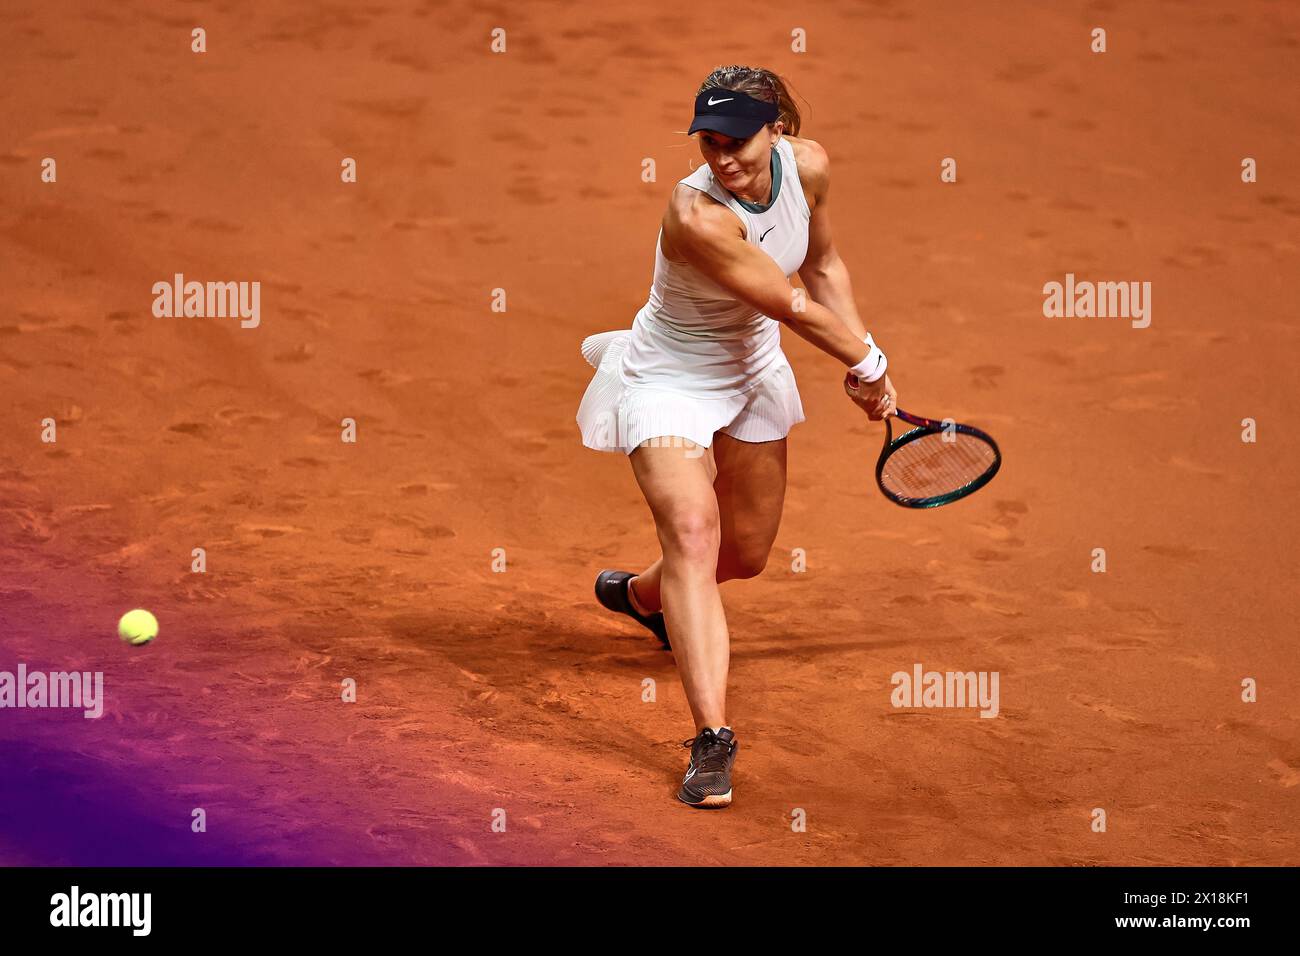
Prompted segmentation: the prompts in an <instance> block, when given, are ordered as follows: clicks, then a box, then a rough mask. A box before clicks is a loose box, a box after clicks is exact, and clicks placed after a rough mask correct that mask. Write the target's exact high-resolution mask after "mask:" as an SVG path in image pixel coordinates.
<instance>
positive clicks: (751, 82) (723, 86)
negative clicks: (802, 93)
mask: <svg viewBox="0 0 1300 956" xmlns="http://www.w3.org/2000/svg"><path fill="white" fill-rule="evenodd" d="M705 90H735V91H737V92H740V93H745V94H746V95H748V96H752V97H754V99H757V100H763V101H765V102H767V103H775V104H776V105H777V106H778V107H779V108H780V110H781V114H780V115H779V116H778V117H777V119H778V120H780V121H781V122H782V123H784V124H785V127H784V128H785V132H787V133H789V134H790V135H791V136H798V135H799V127H800V124H801V122H802V118H801V117H800V115H799V107H798V105H797V104H796V103H795V101H794V96H793V92H792V90H791V88H790V84H789V83H788V82H787V81H786V80H785V79H783V78H782V77H780V76H778V75H777V74H775V73H773V72H772V71H771V70H764V69H761V68H755V67H748V66H720V67H718V68H717V69H716V70H714V71H713V72H712V73H710V74H709V75H708V78H707V79H705V81H704V82H703V83H701V84H700V88H699V89H698V90H696V91H695V95H696V96H699V95H700V94H701V93H703V92H704V91H705Z"/></svg>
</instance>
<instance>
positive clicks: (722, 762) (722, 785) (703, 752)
mask: <svg viewBox="0 0 1300 956" xmlns="http://www.w3.org/2000/svg"><path fill="white" fill-rule="evenodd" d="M682 746H683V747H690V748H691V765H690V766H689V767H688V768H687V769H686V779H684V780H683V781H682V789H681V790H679V791H677V799H678V800H680V801H681V802H682V803H685V804H689V805H690V806H692V807H707V808H709V809H720V808H722V807H728V806H731V766H732V764H734V763H735V762H736V751H737V750H738V749H740V744H738V743H737V742H736V735H735V734H734V733H732V732H731V728H730V727H723V728H722V729H721V730H719V731H718V732H717V733H716V734H715V733H714V732H713V731H712V730H710V729H709V728H707V727H706V728H704V730H702V731H700V735H699V736H698V737H695V738H693V739H691V740H687V741H683V743H682Z"/></svg>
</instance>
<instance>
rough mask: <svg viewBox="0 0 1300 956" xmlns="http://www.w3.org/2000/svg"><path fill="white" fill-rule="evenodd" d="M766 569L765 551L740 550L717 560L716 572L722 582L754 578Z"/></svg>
mask: <svg viewBox="0 0 1300 956" xmlns="http://www.w3.org/2000/svg"><path fill="white" fill-rule="evenodd" d="M766 567H767V551H761V552H760V551H757V550H751V551H745V550H740V551H736V552H733V553H731V554H728V555H727V556H726V557H725V559H724V558H719V560H718V571H719V577H720V578H721V577H722V576H723V574H725V575H726V576H725V578H723V580H727V581H733V580H736V579H742V578H756V577H758V576H759V575H760V574H762V573H763V569H764V568H766Z"/></svg>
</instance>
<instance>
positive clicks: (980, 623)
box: [0, 2, 1300, 865]
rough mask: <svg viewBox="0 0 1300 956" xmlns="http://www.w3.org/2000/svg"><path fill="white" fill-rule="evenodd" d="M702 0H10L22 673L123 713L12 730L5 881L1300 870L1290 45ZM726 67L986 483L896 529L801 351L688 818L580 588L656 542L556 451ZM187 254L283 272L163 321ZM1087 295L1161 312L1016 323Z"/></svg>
mask: <svg viewBox="0 0 1300 956" xmlns="http://www.w3.org/2000/svg"><path fill="white" fill-rule="evenodd" d="M698 10H699V8H698V5H697V4H691V3H666V4H614V5H605V6H595V5H592V6H582V5H577V4H572V5H571V4H560V3H528V4H523V3H511V4H505V3H501V4H496V5H490V6H486V7H482V6H470V5H452V4H422V5H417V4H408V3H397V2H393V3H386V4H373V5H356V6H353V5H347V6H342V5H340V6H331V7H329V8H321V7H319V6H318V5H316V4H313V3H306V2H301V3H275V4H251V3H250V4H237V3H226V4H198V3H189V4H171V3H166V4H164V3H122V4H113V5H110V6H108V7H103V6H97V7H94V8H92V7H91V5H82V4H72V3H55V4H48V3H36V2H23V3H19V2H14V3H11V4H9V5H7V8H6V14H5V18H6V20H7V24H6V29H5V31H4V38H3V40H2V41H0V44H2V48H0V53H2V54H3V55H0V64H2V65H0V75H2V76H3V80H4V82H3V83H2V84H0V115H3V120H4V121H3V129H2V131H0V193H2V195H0V265H2V267H3V281H2V282H0V439H2V441H3V445H2V448H3V460H0V614H2V615H3V633H2V636H0V642H2V647H0V651H2V654H0V669H5V670H13V669H14V668H15V667H16V665H17V664H18V663H19V662H25V663H26V664H27V666H28V668H29V669H33V670H34V669H38V668H45V669H54V670H72V669H78V670H89V671H95V670H100V671H103V672H104V675H105V694H106V698H107V702H106V705H105V706H106V712H105V715H104V716H103V718H101V719H99V720H86V719H84V718H83V717H82V715H81V713H80V712H75V711H54V710H45V711H33V710H21V711H19V710H5V711H3V712H0V765H3V767H4V768H5V772H4V774H3V775H2V776H0V812H3V818H4V819H3V825H2V826H0V839H2V840H3V849H2V850H0V857H2V858H3V861H4V862H7V863H200V864H204V863H270V864H280V863H284V864H288V863H331V864H332V863H356V864H375V863H378V864H430V863H449V864H502V863H512V864H541V863H560V864H584V865H585V864H649V865H660V864H709V865H719V864H799V865H802V864H923V865H928V864H999V865H1000V864H1088V865H1091V864H1103V865H1105V864H1214V865H1217V864H1295V863H1297V862H1300V854H1298V853H1297V851H1296V820H1297V819H1298V817H1297V800H1298V798H1300V789H1298V788H1297V785H1298V784H1300V744H1297V741H1298V740H1300V721H1298V720H1297V713H1298V711H1297V693H1296V687H1297V682H1298V681H1300V663H1298V661H1300V658H1298V656H1297V653H1296V638H1297V626H1296V600H1295V581H1296V561H1295V540H1296V537H1297V533H1298V532H1300V527H1298V525H1300V522H1298V521H1297V518H1296V509H1295V506H1294V501H1295V496H1296V492H1297V479H1296V466H1297V461H1298V460H1300V455H1298V453H1297V437H1296V429H1295V427H1294V425H1293V420H1294V405H1295V398H1296V395H1297V390H1296V371H1295V359H1296V355H1297V333H1296V323H1297V318H1298V316H1297V308H1296V304H1295V281H1296V275H1297V253H1298V252H1300V239H1298V238H1297V235H1298V226H1300V186H1297V185H1296V183H1297V182H1298V181H1300V170H1297V166H1296V156H1297V154H1298V152H1300V132H1298V131H1297V124H1296V108H1295V102H1294V90H1295V79H1296V74H1295V63H1296V58H1297V55H1298V54H1300V18H1298V17H1297V14H1296V11H1295V9H1294V8H1293V7H1291V6H1288V5H1286V4H1282V3H1264V2H1252V3H1238V4H1231V5H1225V4H1216V3H1183V4H1174V3H1154V2H1153V3H1143V4H1127V3H1126V4H1118V3H1113V4H1112V3H1095V4H1086V3H1078V4H1074V3H1061V4H1056V3H1053V4H1041V3H1031V2H1024V3H1019V2H1018V3H999V4H987V5H983V4H974V3H969V4H967V3H945V4H938V3H902V2H898V3H861V4H837V5H829V4H828V5H826V6H824V7H820V6H817V5H808V4H798V5H795V4H791V5H789V6H783V5H781V4H765V3H752V4H748V5H746V6H745V7H743V8H738V9H735V10H729V12H730V13H733V14H735V16H734V19H732V20H730V21H728V22H727V23H726V25H725V28H719V29H708V30H704V29H701V30H698V31H697V32H695V33H693V34H686V33H684V32H683V24H685V23H688V22H692V21H696V22H697V21H698V16H699V14H698ZM194 26H203V27H204V28H206V30H207V31H208V52H207V53H205V54H203V55H196V54H194V53H191V52H190V49H189V43H190V38H189V33H190V30H191V29H192V28H193V27H194ZM1096 26H1102V27H1104V28H1106V30H1107V32H1108V47H1109V49H1108V52H1107V53H1105V54H1094V53H1091V52H1090V50H1089V44H1090V38H1089V31H1090V30H1091V29H1092V28H1093V27H1096ZM494 27H503V28H505V29H506V30H507V36H508V41H507V42H508V46H507V52H506V53H505V54H501V55H494V54H492V53H490V52H489V42H490V31H491V30H492V28H494ZM796 27H801V28H803V29H805V30H806V31H807V38H808V40H807V45H808V52H807V53H804V54H796V53H793V52H791V51H790V31H791V30H792V29H794V28H796ZM724 63H749V64H751V65H764V66H768V67H770V68H772V69H774V70H777V71H778V72H780V73H782V74H784V75H786V76H788V77H789V78H790V79H791V80H792V82H793V84H794V86H795V88H796V89H797V91H798V92H799V93H800V95H801V96H802V98H803V101H805V108H806V113H805V127H804V130H803V135H805V136H807V137H810V138H812V139H815V140H817V141H818V142H820V143H821V144H822V145H823V146H825V147H826V149H827V151H828V152H829V154H830V156H831V162H832V170H833V172H832V183H833V185H832V192H831V196H832V199H831V202H832V208H833V209H834V217H835V228H836V237H837V244H838V246H839V249H840V251H841V254H842V255H843V257H844V259H845V261H846V262H847V263H848V265H849V269H850V272H851V275H852V278H853V282H854V288H855V292H856V296H857V300H858V303H859V306H860V309H861V312H862V315H863V318H864V320H865V321H866V322H867V325H868V327H869V328H871V329H872V331H873V332H874V334H875V336H876V338H877V340H878V341H879V342H880V343H881V345H882V346H883V347H884V348H885V349H886V350H887V351H888V353H889V355H890V364H891V368H890V371H891V374H892V375H893V378H894V381H895V383H896V384H897V386H898V388H899V395H900V405H901V406H902V407H903V408H906V409H908V410H910V411H914V412H917V413H920V414H925V415H931V416H935V417H942V416H944V415H950V416H953V417H955V418H956V419H958V420H960V421H968V422H971V423H972V424H976V425H979V426H981V427H983V428H986V429H987V430H989V431H990V432H992V433H993V434H994V435H995V436H997V438H998V439H999V442H1000V443H1001V446H1002V451H1003V454H1004V456H1005V460H1006V464H1005V465H1004V467H1003V470H1002V473H1001V474H1000V475H999V476H998V477H997V479H996V480H995V481H994V482H993V483H992V484H991V485H990V486H989V487H988V488H987V489H985V490H984V491H981V492H980V493H979V494H977V495H975V496H974V497H972V498H970V499H968V500H966V501H963V502H960V503H958V504H956V505H953V506H951V507H948V508H942V509H938V510H935V511H930V512H910V511H907V510H905V509H902V508H897V507H895V506H892V505H890V504H889V503H887V502H886V501H885V500H884V499H883V498H882V497H880V495H879V494H878V492H877V491H876V490H875V488H874V484H873V480H872V475H871V467H872V465H873V464H874V460H875V455H876V453H877V451H878V447H879V442H880V426H879V425H878V424H875V423H871V422H869V421H868V420H867V419H866V417H865V415H863V414H862V413H861V412H860V411H858V410H857V409H856V408H855V407H853V406H852V405H851V403H850V402H849V401H848V400H847V399H846V398H845V396H844V394H843V391H842V389H841V385H840V381H841V377H842V369H841V368H840V367H839V366H838V365H837V363H835V362H834V361H833V360H832V359H830V358H829V357H827V356H825V355H823V354H821V353H819V352H817V351H816V350H815V349H814V348H813V347H812V346H810V345H809V344H807V343H806V342H804V341H803V340H801V339H799V338H798V337H797V336H795V335H794V334H793V333H791V332H790V331H789V330H788V329H786V330H783V336H784V341H785V349H786V352H787V354H788V355H789V356H790V359H791V361H792V363H793V365H794V368H795V371H796V375H797V377H798V381H799V385H800V389H801V392H802V395H803V401H804V407H805V409H806V411H807V415H808V421H806V422H805V423H803V424H801V425H798V426H796V428H795V430H794V431H793V432H792V434H791V437H790V465H789V490H788V494H787V501H786V511H785V517H784V522H783V524H782V527H781V531H780V534H779V536H778V538H777V541H776V545H775V547H774V549H773V553H772V557H771V560H770V562H769V564H768V566H767V568H766V570H765V571H764V573H763V574H762V575H761V576H760V577H758V578H756V579H753V580H746V581H737V582H730V583H727V584H725V585H724V586H723V599H724V602H725V604H726V608H727V614H728V620H729V623H730V625H731V630H732V642H733V652H732V680H731V690H730V707H729V709H730V714H729V717H730V721H731V723H732V724H733V725H734V726H735V727H736V729H737V732H738V734H739V737H740V741H741V751H740V754H739V759H738V762H737V770H736V802H735V804H734V805H733V807H732V808H731V809H729V810H728V811H726V812H724V813H713V814H708V813H698V812H694V811H691V810H690V809H688V808H686V807H684V806H682V805H680V804H678V803H676V802H675V801H674V799H673V796H674V794H675V792H676V788H677V785H678V784H679V782H680V780H681V774H682V772H683V771H684V768H685V766H686V756H687V755H686V751H685V750H684V749H682V748H681V746H680V743H681V741H682V740H685V739H686V738H688V737H690V736H691V735H692V734H693V728H692V726H691V721H690V716H689V712H688V710H687V708H686V703H685V699H684V696H683V694H682V691H681V687H680V684H679V683H678V680H677V676H676V672H675V670H674V665H673V660H672V657H671V655H670V654H667V653H664V652H662V651H660V650H658V649H657V647H656V646H655V642H654V640H653V638H651V637H650V636H649V635H648V634H646V633H645V632H643V631H641V630H639V629H638V628H637V627H636V626H635V625H634V624H632V623H631V622H628V621H626V620H624V619H621V618H615V617H613V616H612V615H610V614H609V613H608V612H606V611H604V610H603V609H601V608H600V607H599V606H597V605H596V603H595V601H594V600H593V597H592V580H593V578H594V576H595V574H596V572H597V571H598V570H600V569H601V568H604V567H619V568H628V569H632V570H639V569H641V568H643V567H644V566H645V565H647V564H648V563H649V562H650V561H652V560H653V559H654V558H655V557H656V556H657V554H658V550H657V542H656V538H655V534H654V529H653V525H652V523H651V520H650V515H649V511H648V509H647V508H646V506H645V503H644V501H643V499H642V498H641V495H640V492H639V491H638V489H637V487H636V485H635V483H634V481H633V477H632V473H631V468H630V467H629V466H628V463H627V462H626V460H624V459H623V457H622V456H620V455H602V454H599V453H597V452H594V451H590V450H587V449H585V448H583V447H582V446H581V444H580V442H579V435H578V430H577V426H576V424H575V423H574V420H573V416H574V413H575V411H576V408H577V404H578V400H579V398H580V396H581V394H582V390H583V388H584V387H585V386H586V383H587V381H588V380H589V378H590V375H591V369H590V368H589V367H588V366H587V365H586V364H585V363H584V362H583V360H582V358H581V356H580V354H579V351H578V345H579V342H580V341H581V339H582V338H583V336H585V335H587V334H590V333H592V332H597V331H604V330H607V329H615V328H620V327H624V328H625V327H627V326H629V325H630V323H631V321H632V317H633V314H634V313H635V312H636V310H637V309H638V308H639V307H640V306H641V304H642V303H643V302H644V301H645V295H646V291H647V289H648V287H649V284H650V279H651V267H652V264H653V242H654V239H655V233H656V230H657V227H658V223H659V219H660V216H661V214H662V212H663V208H664V206H665V204H666V201H667V196H668V195H669V193H670V192H671V189H672V184H673V183H674V182H675V181H676V180H677V179H679V178H681V177H682V176H685V175H686V174H687V173H688V172H689V171H690V169H691V164H692V163H695V164H698V163H699V161H700V160H699V153H698V149H697V147H696V146H695V145H694V143H692V142H690V141H688V140H687V139H686V137H685V136H683V135H681V133H680V131H681V130H684V129H685V128H686V125H687V124H688V123H689V120H690V105H691V100H692V97H693V96H694V93H695V89H696V85H697V84H698V83H699V81H700V80H701V79H702V78H703V77H704V76H705V75H706V74H707V73H708V72H709V71H710V70H711V69H712V68H713V67H715V66H717V65H720V64H724ZM349 156H350V157H353V158H355V159H356V160H357V164H358V177H359V181H358V182H357V183H355V184H344V183H341V182H340V178H339V170H340V162H341V160H342V159H343V157H349ZM45 157H53V158H55V159H56V160H57V164H58V166H57V170H58V181H57V183H53V184H50V183H42V182H41V181H40V163H41V160H42V159H43V158H45ZM647 157H648V158H652V159H654V160H655V162H656V164H657V181H656V182H652V183H646V182H642V180H641V168H642V166H641V164H642V160H643V159H644V158H647ZM944 157H953V158H955V159H956V160H957V163H958V181H957V182H956V183H955V184H944V183H941V182H940V181H939V164H940V162H941V160H942V159H943V158H944ZM1244 157H1253V158H1255V159H1256V160H1257V162H1258V168H1259V182H1257V183H1254V184H1245V183H1243V182H1241V178H1240V170H1241V161H1242V159H1243V158H1244ZM178 272H179V273H183V274H184V275H185V277H186V278H187V279H197V280H199V281H209V280H213V281H217V280H219V281H253V280H257V281H260V282H261V283H262V299H261V311H262V315H261V325H260V326H259V327H258V328H255V329H241V328H240V327H239V325H238V322H237V320H234V319H220V318H155V317H154V316H153V315H152V314H151V307H152V301H153V296H152V293H151V291H150V289H151V286H152V284H153V283H154V282H157V281H168V280H170V278H171V277H172V276H173V275H174V274H175V273H178ZM1066 273H1073V274H1075V275H1076V276H1077V277H1078V278H1079V279H1081V280H1082V279H1087V280H1093V281H1098V280H1101V281H1105V280H1114V281H1150V282H1151V283H1152V321H1151V325H1150V327H1149V328H1145V329H1135V328H1133V327H1132V326H1131V324H1130V323H1129V321H1128V320H1126V319H1099V318H1072V319H1065V318H1061V319H1048V318H1044V316H1043V314H1042V304H1043V292H1042V287H1043V284H1044V283H1045V282H1049V281H1053V280H1055V281H1062V280H1063V278H1064V276H1065V274H1066ZM497 288H500V289H504V290H506V295H507V302H508V311H506V312H505V313H500V312H493V311H491V309H490V305H491V296H492V290H493V289H497ZM46 417H53V418H55V419H56V420H57V422H58V432H57V434H58V440H57V443H56V444H53V445H50V444H44V443H42V442H41V441H40V432H41V424H40V423H41V420H42V419H44V418H46ZM1247 417H1249V418H1253V419H1255V420H1256V422H1257V423H1258V441H1257V442H1255V443H1243V442H1242V440H1241V432H1242V424H1241V422H1242V419H1244V418H1247ZM344 418H353V419H355V420H356V422H357V434H358V441H357V442H356V443H355V444H344V443H342V442H341V441H340V422H341V420H342V419H344ZM196 547H202V548H205V549H206V551H207V560H208V571H207V573H206V574H195V573H191V571H190V562H191V551H192V549H193V548H196ZM1095 548H1104V549H1105V550H1106V555H1107V571H1106V573H1104V574H1097V573H1093V572H1092V571H1091V570H1090V564H1091V562H1092V553H1093V549H1095ZM494 549H504V554H505V559H506V562H507V570H506V571H505V572H504V573H494V572H493V569H492V560H493V551H494ZM795 549H804V552H806V555H807V570H806V572H804V573H795V572H793V571H792V570H791V561H792V554H793V553H794V551H795ZM132 607H146V608H150V609H151V610H153V611H154V612H155V613H156V614H157V616H158V618H159V619H160V621H161V622H162V633H161V635H160V637H159V638H158V639H157V640H156V641H154V642H153V643H152V644H151V645H149V646H146V647H142V648H132V647H128V646H126V645H124V644H122V643H121V642H119V641H118V639H117V637H116V635H115V633H114V629H115V624H116V621H117V618H118V616H119V615H120V614H121V613H122V612H123V611H125V610H128V609H130V608H132ZM916 663H920V664H922V665H923V666H924V667H925V668H926V669H933V670H939V671H947V670H960V671H969V670H987V671H997V672H999V674H1000V677H1001V683H1000V687H1001V691H1000V693H1001V712H1000V713H999V715H998V716H997V717H996V718H995V719H980V718H979V717H978V716H977V714H976V713H975V712H974V711H972V710H956V709H948V710H914V709H906V710H899V709H895V708H893V707H892V706H891V705H890V691H891V689H892V688H891V686H890V676H891V675H892V674H893V673H894V672H895V671H899V670H905V671H910V670H911V668H912V666H913V665H914V664H916ZM345 678H353V679H355V681H356V682H357V688H358V691H357V693H358V701H357V702H356V703H355V704H345V703H343V702H341V701H340V682H341V681H343V680H344V679H345ZM647 678H649V679H653V680H654V681H655V682H656V687H657V699H656V700H655V702H653V703H647V702H643V701H642V686H643V682H644V681H645V680H646V679H647ZM1246 678H1253V679H1254V680H1255V681H1256V682H1257V684H1258V688H1259V691H1258V694H1259V699H1258V702H1256V703H1244V702H1243V701H1242V700H1241V690H1242V687H1241V684H1242V681H1243V680H1244V679H1246ZM196 807H201V808H203V809H204V810H205V811H206V813H207V828H208V829H207V832H206V833H204V834H194V833H191V832H190V815H191V811H192V810H193V809H194V808H196ZM1098 807H1100V808H1104V809H1105V811H1106V813H1107V823H1108V825H1107V831H1106V832H1105V833H1095V832H1092V829H1091V827H1090V823H1091V814H1092V811H1093V809H1094V808H1098ZM496 808H501V809H504V810H505V812H506V815H507V820H508V826H507V831H506V832H505V833H494V832H492V829H491V823H492V814H493V811H494V809H496ZM795 808H801V809H803V810H804V811H806V814H807V821H808V823H807V832H806V833H795V832H792V831H791V828H790V819H791V813H792V811H793V810H794V809H795Z"/></svg>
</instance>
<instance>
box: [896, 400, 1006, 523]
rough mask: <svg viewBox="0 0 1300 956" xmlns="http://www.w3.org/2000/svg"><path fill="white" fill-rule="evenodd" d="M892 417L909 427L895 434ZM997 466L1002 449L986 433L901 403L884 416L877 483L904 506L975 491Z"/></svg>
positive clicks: (934, 504) (948, 500)
mask: <svg viewBox="0 0 1300 956" xmlns="http://www.w3.org/2000/svg"><path fill="white" fill-rule="evenodd" d="M894 418H898V419H899V420H900V421H904V422H907V423H908V424H909V425H912V426H913V427H912V428H911V429H909V430H908V431H905V432H903V433H902V434H900V435H899V436H898V437H896V438H895V437H894V433H893V421H892V420H893V419H894ZM949 436H952V437H951V438H949ZM1001 467H1002V451H1001V449H999V448H998V443H997V442H996V441H994V440H993V436H991V435H989V434H988V433H987V432H984V431H981V430H980V429H978V428H975V427H974V426H973V425H962V424H960V423H958V422H953V423H951V424H945V423H944V422H938V421H934V420H933V419H930V418H922V417H921V416H920V415H912V414H909V413H908V412H905V411H903V410H902V409H901V408H900V409H895V411H894V414H893V415H891V416H887V417H886V419H885V445H884V447H883V448H882V449H881V450H880V457H879V458H878V459H877V460H876V484H877V485H878V486H879V487H880V491H881V493H882V494H883V495H884V496H885V497H886V498H888V499H889V500H890V501H892V502H894V503H895V504H897V505H901V506H902V507H904V508H938V507H940V506H942V505H946V504H951V503H952V502H954V501H959V500H960V499H962V498H965V497H966V496H967V495H972V494H974V493H975V492H977V491H979V490H980V489H981V488H983V487H984V486H985V485H987V484H988V483H989V482H990V481H992V480H993V476H994V475H996V474H997V473H998V470H999V469H1000V468H1001Z"/></svg>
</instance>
